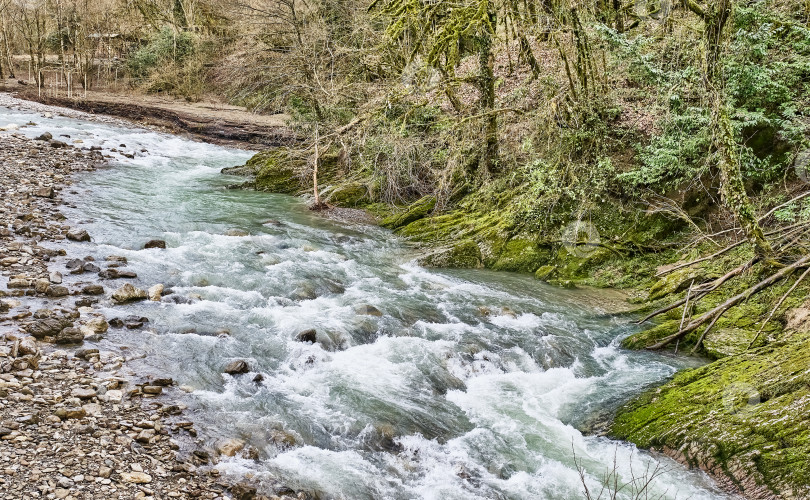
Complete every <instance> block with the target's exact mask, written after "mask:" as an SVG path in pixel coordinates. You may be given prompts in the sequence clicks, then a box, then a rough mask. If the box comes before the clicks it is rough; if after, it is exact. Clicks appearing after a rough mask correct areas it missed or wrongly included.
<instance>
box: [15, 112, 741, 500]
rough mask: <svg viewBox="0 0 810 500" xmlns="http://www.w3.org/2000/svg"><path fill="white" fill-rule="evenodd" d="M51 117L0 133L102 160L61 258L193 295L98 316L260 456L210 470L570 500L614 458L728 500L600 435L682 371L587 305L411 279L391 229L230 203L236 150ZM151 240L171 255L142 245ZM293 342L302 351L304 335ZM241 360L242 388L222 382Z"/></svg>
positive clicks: (210, 430)
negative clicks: (124, 323) (629, 341)
mask: <svg viewBox="0 0 810 500" xmlns="http://www.w3.org/2000/svg"><path fill="white" fill-rule="evenodd" d="M52 112H53V113H54V115H55V116H54V117H53V118H45V117H44V116H43V114H42V112H41V110H40V112H37V111H36V110H34V109H32V108H30V107H26V105H22V104H21V105H20V106H18V107H16V108H15V109H10V108H0V122H2V124H6V123H16V124H19V125H24V124H26V123H29V122H33V123H35V124H36V125H29V126H27V127H24V128H21V129H20V132H21V133H24V134H25V135H27V136H31V137H34V136H37V135H39V134H41V133H43V132H46V131H48V132H51V133H52V134H53V136H54V138H55V139H59V140H63V141H65V142H72V141H77V140H78V141H81V142H79V143H76V144H75V145H76V146H77V147H90V146H99V147H101V148H103V150H104V152H105V153H108V154H111V155H112V156H113V157H114V159H113V160H112V161H111V164H110V166H109V167H104V168H101V169H99V170H98V171H96V172H93V173H90V174H87V175H83V176H81V177H79V178H77V179H76V183H75V184H74V185H73V186H69V187H67V188H66V189H65V191H64V195H65V198H66V201H67V203H68V206H66V207H64V209H63V212H64V213H65V215H66V216H67V217H68V219H69V222H70V223H71V225H78V226H80V227H83V228H85V229H87V230H88V231H89V233H90V234H91V235H92V236H93V243H91V244H78V243H72V244H70V246H69V249H70V250H69V254H72V255H70V256H73V257H82V256H84V255H92V256H94V257H95V258H96V259H98V260H103V258H104V257H105V256H107V255H111V254H115V255H122V256H125V257H126V258H127V259H128V260H129V268H130V269H132V270H134V271H136V272H137V273H138V275H139V279H138V280H136V282H135V284H136V285H137V286H140V287H142V288H146V287H149V286H151V285H153V284H156V283H162V284H164V285H165V286H166V287H167V288H171V289H172V290H173V291H174V295H175V296H179V297H186V298H189V299H190V300H188V303H179V304H177V303H173V302H169V301H168V300H166V299H167V298H168V297H167V298H164V301H163V302H160V303H154V302H142V303H139V304H136V305H129V306H113V305H112V303H110V302H109V301H106V302H105V301H102V303H101V304H100V307H101V309H102V312H103V313H104V314H105V315H106V316H107V317H108V318H112V317H121V316H126V315H130V314H137V315H143V316H146V317H148V318H149V319H150V323H149V330H143V331H127V330H121V329H112V330H111V331H110V332H109V334H108V335H107V337H106V339H104V340H103V341H101V347H102V348H105V349H118V348H119V347H120V346H128V349H127V350H126V351H125V352H126V353H127V356H128V357H130V358H133V359H134V361H132V362H131V363H129V364H128V365H127V366H129V367H130V368H131V369H132V370H133V375H135V376H142V375H143V374H145V373H159V374H161V375H166V376H171V377H173V378H174V379H175V380H176V381H177V383H178V384H180V385H183V386H188V387H189V388H193V389H194V390H193V392H190V393H189V394H185V393H182V392H181V391H176V394H177V397H178V398H181V401H182V402H184V403H185V404H187V405H188V406H190V407H191V408H192V410H193V415H194V418H195V419H196V421H197V426H198V427H199V428H200V429H201V431H202V435H201V437H203V438H205V439H206V440H207V441H208V442H210V443H215V442H217V441H218V440H221V439H227V438H239V439H242V440H245V441H246V442H247V443H248V444H249V446H251V447H253V448H255V449H256V450H258V453H259V458H258V459H257V460H252V459H247V458H239V457H235V458H227V459H224V460H222V461H221V462H220V463H219V465H218V467H219V468H220V469H221V471H222V472H223V473H225V474H243V473H252V474H253V475H254V476H255V477H256V478H259V479H262V478H266V479H267V480H268V482H272V481H280V482H282V483H284V484H286V485H288V486H290V487H291V488H293V489H296V490H303V491H308V492H311V493H315V494H317V495H320V498H345V499H366V498H368V499H372V498H373V499H377V498H385V499H412V498H425V499H434V498H435V499H442V500H450V499H465V500H467V499H476V498H481V499H576V498H584V496H583V493H582V490H583V487H582V482H581V480H580V475H579V472H578V470H577V467H576V465H575V457H576V460H577V461H579V463H580V464H581V466H582V467H583V468H584V470H585V471H586V472H585V481H586V483H587V485H588V487H589V488H590V490H591V491H592V492H594V491H595V492H598V491H599V489H600V479H601V477H602V476H603V475H604V474H605V471H606V470H611V469H612V468H613V467H614V465H613V464H614V458H615V461H616V469H617V472H618V474H619V475H620V478H621V479H620V482H627V481H630V480H631V478H632V477H637V478H638V477H643V476H644V475H645V471H649V470H651V469H652V468H655V467H660V468H662V469H663V470H662V472H661V474H660V476H658V477H657V478H656V479H655V480H654V481H653V484H652V491H651V494H650V496H649V498H658V497H661V498H667V499H674V498H678V499H683V498H693V499H712V498H726V497H725V496H724V495H723V494H722V493H721V492H720V491H719V489H718V488H717V487H716V486H714V485H713V483H712V482H711V481H710V480H709V479H708V478H707V477H706V476H705V475H704V474H702V473H700V472H697V471H689V470H687V469H686V468H684V467H683V466H681V465H679V464H677V463H675V462H673V461H671V460H669V459H667V458H665V457H661V456H659V455H651V454H649V453H647V452H644V451H640V450H637V449H636V448H635V447H634V446H632V445H629V444H627V443H622V442H616V441H612V440H610V439H607V438H604V437H598V435H597V434H598V433H597V432H593V431H598V430H599V429H601V428H603V427H604V423H605V421H606V420H607V419H609V417H610V415H611V413H612V412H613V411H615V409H616V408H617V407H618V406H619V405H621V404H622V403H624V402H626V401H628V400H629V399H630V398H631V397H632V396H633V395H636V394H638V393H639V392H640V391H642V390H644V389H645V388H648V387H650V386H652V385H654V384H656V383H660V382H661V381H663V380H665V379H666V378H667V377H669V376H671V375H672V374H673V373H674V372H675V371H676V370H678V369H680V368H684V367H685V366H686V365H685V364H684V363H685V362H684V361H683V360H678V359H674V358H671V357H666V356H663V355H658V354H653V353H646V352H628V351H625V350H622V349H620V348H619V347H618V343H619V341H620V339H621V338H622V337H623V336H625V335H627V334H628V333H629V332H631V331H632V326H630V324H629V319H627V318H624V319H619V318H615V317H611V316H610V315H608V314H605V311H603V310H601V309H600V307H599V305H598V304H599V302H600V301H599V295H598V293H595V292H589V291H577V290H561V289H557V288H552V287H549V286H546V285H544V284H542V283H540V282H539V281H536V280H534V279H533V278H532V277H531V276H523V275H517V274H509V273H494V272H488V271H460V270H434V269H423V268H421V267H419V266H417V265H416V264H414V262H413V258H414V252H413V250H412V249H411V248H409V247H408V246H407V244H405V243H403V242H402V241H400V240H399V239H398V238H396V237H394V236H392V235H391V234H390V233H389V232H387V231H385V230H382V229H379V228H376V227H369V226H363V225H349V224H342V223H338V222H333V221H329V220H325V219H323V218H322V217H320V216H318V215H316V214H312V213H310V212H308V211H307V209H306V208H305V204H304V202H303V201H302V200H301V199H298V198H294V197H289V196H282V195H273V194H266V193H257V192H246V191H238V190H228V189H226V186H227V185H228V184H232V183H234V182H238V181H239V179H236V178H233V177H228V176H224V175H221V174H220V172H219V171H220V169H221V168H222V167H226V166H232V165H237V164H240V163H243V162H244V161H245V160H247V159H248V158H249V157H250V155H251V153H250V152H248V151H241V150H236V149H228V148H224V147H220V146H214V145H210V144H205V143H201V142H193V141H190V140H186V139H184V138H181V137H176V136H171V135H166V134H161V133H157V132H154V131H149V130H145V129H140V128H136V127H131V126H125V125H123V124H120V123H115V122H107V123H105V122H99V121H97V120H89V119H82V118H77V117H75V116H74V117H64V116H60V115H59V113H58V110H52ZM62 135H67V136H70V137H69V138H67V137H61V136H62ZM113 149H116V150H118V151H123V152H125V153H127V154H134V155H135V157H134V159H130V158H127V157H125V156H123V155H121V154H120V153H116V152H112V150H113ZM231 230H239V231H236V232H234V231H231ZM229 231H230V234H243V233H242V231H244V232H245V233H246V234H247V235H245V236H238V235H236V236H230V235H228V233H229ZM155 238H159V239H164V240H166V241H167V243H168V248H167V249H165V250H161V249H149V250H141V248H142V246H143V244H144V243H145V242H146V241H147V240H150V239H155ZM122 283H123V282H122ZM122 283H119V285H120V284H122ZM107 285H108V286H109V285H110V284H109V283H107ZM594 304H596V305H594ZM361 306H363V307H365V306H373V308H376V309H377V310H379V311H380V312H381V315H380V316H376V315H369V314H358V307H360V308H361V309H362V308H363V307H361ZM371 311H372V312H374V309H371ZM361 312H362V311H361ZM307 329H315V330H316V331H317V342H316V343H314V344H312V343H303V342H300V341H298V340H296V335H297V334H298V333H299V332H301V331H303V330H307ZM236 359H245V360H247V361H248V363H249V365H250V369H251V373H249V374H245V375H239V376H230V375H226V374H223V373H222V368H223V366H224V365H225V364H227V363H228V362H229V361H233V360H236ZM257 375H261V377H257ZM618 498H632V497H631V495H630V489H629V488H627V489H626V490H625V491H624V492H623V493H622V494H620V495H619V497H618ZM642 498H645V497H642Z"/></svg>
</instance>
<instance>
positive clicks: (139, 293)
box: [112, 283, 147, 304]
mask: <svg viewBox="0 0 810 500" xmlns="http://www.w3.org/2000/svg"><path fill="white" fill-rule="evenodd" d="M146 298H147V293H146V291H145V290H141V289H140V288H136V287H134V286H132V285H131V284H129V283H127V284H126V285H124V286H122V287H121V288H119V289H118V290H116V291H114V292H113V294H112V299H113V300H114V301H115V302H117V303H119V304H124V303H126V302H133V301H136V300H144V299H146Z"/></svg>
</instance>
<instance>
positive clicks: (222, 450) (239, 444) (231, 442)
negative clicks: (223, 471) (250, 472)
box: [217, 439, 247, 457]
mask: <svg viewBox="0 0 810 500" xmlns="http://www.w3.org/2000/svg"><path fill="white" fill-rule="evenodd" d="M245 444H247V443H245V442H244V441H242V440H241V439H226V440H224V441H220V442H219V443H217V452H218V453H219V454H220V455H224V456H226V457H232V456H235V455H236V454H237V453H239V452H240V451H242V449H244V447H245Z"/></svg>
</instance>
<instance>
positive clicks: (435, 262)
mask: <svg viewBox="0 0 810 500" xmlns="http://www.w3.org/2000/svg"><path fill="white" fill-rule="evenodd" d="M418 262H419V265H421V266H425V267H453V268H466V269H475V268H480V267H483V266H484V264H483V262H481V250H480V249H479V248H478V244H477V243H476V242H475V241H473V240H464V241H461V242H459V243H457V244H455V245H452V246H450V247H447V248H441V249H439V250H435V251H433V252H431V253H430V254H428V255H425V256H423V257H420V258H419V260H418Z"/></svg>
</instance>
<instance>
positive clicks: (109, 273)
mask: <svg viewBox="0 0 810 500" xmlns="http://www.w3.org/2000/svg"><path fill="white" fill-rule="evenodd" d="M98 277H99V278H101V279H105V280H114V279H117V278H118V269H105V270H103V271H101V272H99V273H98Z"/></svg>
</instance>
